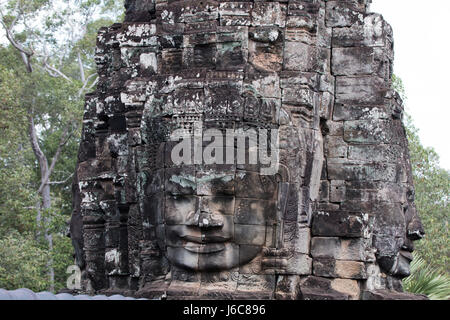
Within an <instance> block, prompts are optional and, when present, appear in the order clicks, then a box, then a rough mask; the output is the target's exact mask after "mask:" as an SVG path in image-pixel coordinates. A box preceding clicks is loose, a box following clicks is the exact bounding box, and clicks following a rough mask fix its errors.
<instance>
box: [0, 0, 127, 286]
mask: <svg viewBox="0 0 450 320" xmlns="http://www.w3.org/2000/svg"><path fill="white" fill-rule="evenodd" d="M122 8H123V1H113V0H67V1H62V0H0V32H2V33H0V35H1V40H2V41H0V91H1V92H2V94H1V95H0V181H1V182H2V183H1V184H0V288H2V287H3V288H7V289H16V288H19V287H28V288H30V289H33V290H36V291H39V290H48V289H52V290H55V291H57V290H59V289H61V288H63V287H65V282H66V279H67V274H66V269H67V267H68V266H69V265H71V264H73V248H72V246H71V242H70V239H69V238H67V236H66V234H67V229H68V226H67V220H68V219H69V218H70V213H71V209H72V203H71V183H72V177H73V173H74V171H75V165H76V159H77V151H78V145H79V141H80V131H81V121H82V113H83V100H84V94H85V93H86V92H89V91H90V90H93V89H94V87H95V84H96V77H97V75H96V69H95V64H94V54H95V41H96V33H97V30H98V28H99V27H100V26H107V25H110V24H111V23H112V22H113V21H117V20H118V19H120V17H119V16H120V15H122V14H123V12H122ZM3 35H6V37H3ZM31 127H32V128H34V130H35V134H34V137H35V138H36V139H35V140H36V145H38V147H39V149H40V151H41V152H42V155H43V157H44V158H45V160H46V161H47V162H48V165H49V167H50V168H49V170H47V172H49V173H50V177H49V179H48V180H45V179H44V176H43V174H42V172H43V171H42V163H41V162H40V161H38V160H39V157H38V156H37V153H36V150H35V148H32V143H31V142H32V137H33V135H32V134H31V130H30V128H31ZM53 159H55V163H54V167H51V166H50V164H51V163H52V162H53V161H52V160H53ZM42 185H45V186H47V187H48V190H49V193H48V194H47V195H46V197H47V200H50V201H47V204H48V205H45V201H44V200H43V198H44V194H43V193H42V192H39V190H40V189H41V188H40V187H41V186H42ZM43 234H45V237H43ZM49 236H51V239H50V238H49ZM49 239H50V240H51V241H49ZM50 270H51V272H53V273H54V276H50V273H49V272H50Z"/></svg>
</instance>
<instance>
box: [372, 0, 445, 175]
mask: <svg viewBox="0 0 450 320" xmlns="http://www.w3.org/2000/svg"><path fill="white" fill-rule="evenodd" d="M371 11H372V12H377V13H381V14H382V15H383V17H384V18H385V20H387V21H388V22H389V23H390V24H391V26H392V27H393V29H394V41H395V62H394V73H395V74H396V75H398V76H399V77H400V78H402V80H403V83H404V85H405V89H406V95H407V98H408V99H407V100H406V103H405V104H406V111H407V112H408V113H409V114H410V115H411V116H412V118H413V121H414V124H415V125H416V127H418V128H419V130H420V131H419V136H420V138H421V141H422V143H423V144H424V145H425V146H430V147H433V148H434V149H435V150H436V151H437V153H438V154H439V156H440V158H441V166H442V167H443V168H446V169H450V148H449V146H450V141H449V140H450V135H449V129H450V87H449V84H450V81H449V77H450V54H449V53H450V20H449V19H450V1H449V0H428V1H423V0H373V1H372V6H371Z"/></svg>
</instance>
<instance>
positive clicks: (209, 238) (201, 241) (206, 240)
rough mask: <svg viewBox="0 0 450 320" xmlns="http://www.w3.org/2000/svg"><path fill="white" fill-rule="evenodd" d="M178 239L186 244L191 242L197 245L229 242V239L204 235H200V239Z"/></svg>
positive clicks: (182, 237)
mask: <svg viewBox="0 0 450 320" xmlns="http://www.w3.org/2000/svg"><path fill="white" fill-rule="evenodd" d="M180 239H183V240H186V241H188V242H193V243H197V244H209V243H221V242H227V241H228V240H230V239H231V238H230V237H227V236H221V235H205V234H202V235H201V236H200V237H198V236H191V235H181V236H180Z"/></svg>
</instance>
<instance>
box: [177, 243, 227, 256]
mask: <svg viewBox="0 0 450 320" xmlns="http://www.w3.org/2000/svg"><path fill="white" fill-rule="evenodd" d="M184 248H185V249H186V250H187V251H189V252H194V253H201V254H206V253H217V252H221V251H223V250H225V244H223V243H209V244H197V243H190V244H187V245H185V246H184Z"/></svg>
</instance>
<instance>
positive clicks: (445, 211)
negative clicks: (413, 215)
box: [393, 76, 450, 274]
mask: <svg viewBox="0 0 450 320" xmlns="http://www.w3.org/2000/svg"><path fill="white" fill-rule="evenodd" d="M393 87H394V89H396V90H397V91H398V92H399V93H400V95H401V97H402V98H403V100H404V101H406V99H407V97H406V93H405V88H404V85H403V83H402V80H401V79H400V78H399V77H396V76H393ZM404 123H405V127H406V133H407V136H408V142H409V153H410V157H411V167H412V170H413V179H414V187H415V191H416V197H415V202H416V206H417V210H418V212H419V215H420V217H421V219H422V223H423V225H424V228H425V232H426V235H425V238H424V239H422V240H420V241H418V242H416V251H417V252H418V253H419V255H420V257H421V258H423V260H424V261H425V262H426V263H427V264H428V265H430V266H433V267H434V268H436V269H438V270H441V271H442V272H445V273H447V274H448V273H449V272H450V267H449V255H450V252H449V248H450V242H449V233H448V222H449V217H450V210H449V207H448V201H449V191H450V190H449V187H450V176H449V171H448V170H445V169H443V168H441V167H440V164H439V156H438V154H437V153H436V151H434V149H433V148H429V147H425V146H423V145H422V143H421V142H420V139H419V135H418V129H417V128H416V127H415V126H414V124H413V121H412V119H411V117H410V116H409V115H408V114H406V115H405V119H404Z"/></svg>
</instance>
